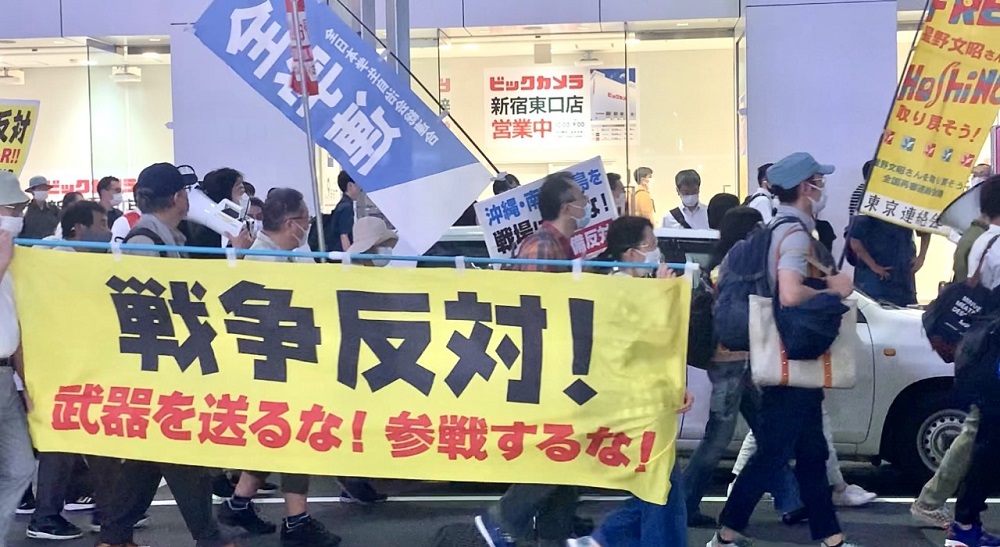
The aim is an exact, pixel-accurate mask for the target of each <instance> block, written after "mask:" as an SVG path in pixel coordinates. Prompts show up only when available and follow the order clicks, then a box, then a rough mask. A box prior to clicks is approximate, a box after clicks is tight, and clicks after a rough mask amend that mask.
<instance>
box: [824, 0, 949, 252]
mask: <svg viewBox="0 0 1000 547" xmlns="http://www.w3.org/2000/svg"><path fill="white" fill-rule="evenodd" d="M930 6H931V0H927V1H926V2H924V11H923V12H922V13H921V14H920V21H918V22H917V30H916V32H915V33H914V34H913V41H912V42H910V50H909V51H908V52H906V63H905V64H904V67H903V73H902V74H901V75H900V76H899V80H898V81H897V82H896V91H894V92H893V94H892V101H890V102H889V112H888V113H887V114H886V115H885V123H884V124H882V133H881V134H879V136H878V144H877V145H876V146H875V155H874V156H873V157H872V159H873V160H877V159H878V153H879V151H880V150H882V144H883V143H884V142H885V129H886V128H887V127H889V121H890V120H892V107H893V106H894V105H895V104H896V97H898V96H899V90H900V89H901V88H902V87H903V79H904V78H906V70H907V69H908V68H910V61H911V60H912V59H913V51H914V50H915V49H917V42H918V41H919V40H920V32H921V30H923V28H924V21H926V20H927V10H928V9H929V8H930ZM874 171H875V169H874V168H873V169H872V172H874ZM869 178H871V173H869V174H868V176H867V177H865V181H864V190H863V191H862V192H861V203H859V204H858V210H857V212H856V213H855V214H854V215H852V216H851V218H850V220H848V221H847V233H846V234H844V248H843V249H841V251H840V259H839V260H837V269H838V270H840V269H841V268H843V267H844V260H845V259H846V258H847V246H848V245H850V244H851V227H852V226H853V225H854V218H855V217H857V216H858V215H860V214H861V209H863V208H864V202H865V196H866V195H867V194H868V183H869V182H870V181H869Z"/></svg>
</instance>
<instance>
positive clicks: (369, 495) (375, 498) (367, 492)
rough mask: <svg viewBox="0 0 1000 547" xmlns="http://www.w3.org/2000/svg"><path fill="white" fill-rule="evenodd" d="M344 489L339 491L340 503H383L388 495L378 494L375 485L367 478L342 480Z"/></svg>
mask: <svg viewBox="0 0 1000 547" xmlns="http://www.w3.org/2000/svg"><path fill="white" fill-rule="evenodd" d="M342 484H343V486H344V489H343V490H341V491H340V501H341V502H342V503H360V504H362V505H371V504H374V503H384V502H385V501H386V500H388V499H389V496H387V495H385V494H380V493H379V492H378V490H375V486H373V485H372V482H371V481H370V480H368V479H345V480H343V481H342Z"/></svg>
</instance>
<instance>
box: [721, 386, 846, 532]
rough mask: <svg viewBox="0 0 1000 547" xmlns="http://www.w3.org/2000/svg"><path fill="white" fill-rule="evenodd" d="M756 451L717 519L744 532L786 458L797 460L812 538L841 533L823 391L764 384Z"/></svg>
mask: <svg viewBox="0 0 1000 547" xmlns="http://www.w3.org/2000/svg"><path fill="white" fill-rule="evenodd" d="M761 402H762V405H761V413H760V424H759V425H758V427H757V431H756V433H755V436H756V437H757V445H758V447H757V452H756V453H754V455H753V456H752V457H751V458H750V461H749V462H748V463H747V466H746V468H745V469H743V472H742V473H740V476H739V478H737V479H736V483H735V484H734V485H733V492H732V494H730V496H729V500H728V501H727V502H726V507H725V508H724V509H723V510H722V515H721V516H720V517H719V522H720V524H722V525H723V526H725V527H727V528H729V529H731V530H735V531H737V532H742V531H743V530H744V529H746V527H747V524H749V522H750V516H751V515H752V514H753V511H754V508H756V507H757V502H758V501H760V497H761V496H762V495H763V494H764V492H765V491H766V490H767V489H768V485H772V484H775V482H776V481H777V480H779V477H780V475H781V473H782V471H783V469H787V467H788V461H789V460H791V459H793V458H794V459H795V477H796V478H798V482H799V488H800V489H801V493H802V501H803V502H805V507H806V510H807V511H808V513H809V528H810V531H811V532H812V537H813V539H815V540H821V539H826V538H828V537H830V536H832V535H835V534H838V533H840V524H839V523H838V522H837V513H836V511H835V510H834V508H833V500H832V499H831V497H830V482H829V481H828V480H827V477H826V459H827V456H829V451H828V450H827V444H826V437H825V436H824V435H823V390H822V389H803V388H794V387H767V388H764V389H763V397H762V401H761Z"/></svg>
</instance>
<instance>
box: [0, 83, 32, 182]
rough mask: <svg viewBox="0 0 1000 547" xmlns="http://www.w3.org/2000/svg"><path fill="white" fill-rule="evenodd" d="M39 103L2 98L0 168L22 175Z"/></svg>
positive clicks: (0, 100)
mask: <svg viewBox="0 0 1000 547" xmlns="http://www.w3.org/2000/svg"><path fill="white" fill-rule="evenodd" d="M38 104H39V103H38V101H18V100H12V99H0V170H4V171H12V172H13V173H14V174H15V175H17V176H21V170H22V169H24V163H25V162H26V161H27V159H28V151H29V150H30V149H31V139H32V137H34V135H35V125H37V123H38Z"/></svg>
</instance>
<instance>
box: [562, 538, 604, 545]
mask: <svg viewBox="0 0 1000 547" xmlns="http://www.w3.org/2000/svg"><path fill="white" fill-rule="evenodd" d="M566 547H601V544H600V543H597V541H596V540H595V539H594V538H592V537H590V536H583V537H579V538H570V539H567V540H566Z"/></svg>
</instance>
